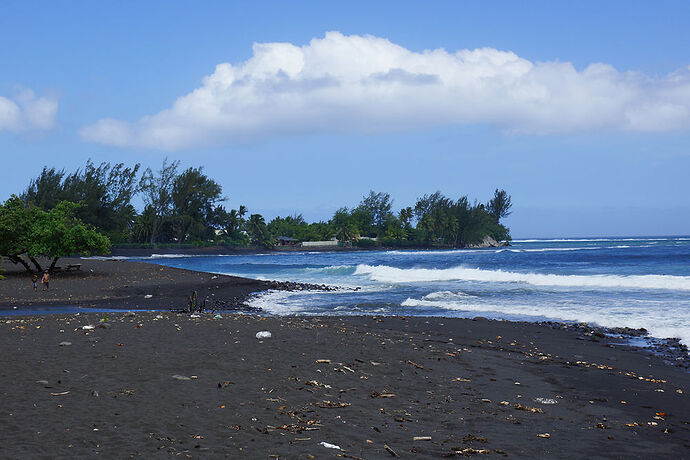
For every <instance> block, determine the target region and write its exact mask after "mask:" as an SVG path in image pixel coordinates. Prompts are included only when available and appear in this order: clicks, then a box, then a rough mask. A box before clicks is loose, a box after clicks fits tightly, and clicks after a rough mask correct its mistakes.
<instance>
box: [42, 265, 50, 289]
mask: <svg viewBox="0 0 690 460" xmlns="http://www.w3.org/2000/svg"><path fill="white" fill-rule="evenodd" d="M41 283H43V290H44V291H47V290H48V289H49V288H50V286H49V284H50V273H48V270H46V271H45V273H44V274H43V278H41Z"/></svg>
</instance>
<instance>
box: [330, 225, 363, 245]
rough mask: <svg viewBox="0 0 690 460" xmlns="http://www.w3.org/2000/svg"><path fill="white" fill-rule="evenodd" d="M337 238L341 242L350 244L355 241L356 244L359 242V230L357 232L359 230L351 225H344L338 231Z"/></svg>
mask: <svg viewBox="0 0 690 460" xmlns="http://www.w3.org/2000/svg"><path fill="white" fill-rule="evenodd" d="M335 237H336V238H337V239H338V240H339V241H343V242H345V243H350V242H353V241H354V242H356V241H358V240H359V230H357V228H356V227H355V226H354V225H352V224H350V223H344V224H343V225H342V226H340V228H339V229H338V230H337V231H336V233H335Z"/></svg>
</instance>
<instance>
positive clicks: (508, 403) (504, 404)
mask: <svg viewBox="0 0 690 460" xmlns="http://www.w3.org/2000/svg"><path fill="white" fill-rule="evenodd" d="M499 404H500V405H501V406H510V402H508V401H501V402H500V403H499Z"/></svg>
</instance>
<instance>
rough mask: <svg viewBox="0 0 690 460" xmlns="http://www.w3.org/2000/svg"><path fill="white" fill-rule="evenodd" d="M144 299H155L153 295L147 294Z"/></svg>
mask: <svg viewBox="0 0 690 460" xmlns="http://www.w3.org/2000/svg"><path fill="white" fill-rule="evenodd" d="M144 298H145V299H152V298H153V295H151V294H146V295H145V296H144Z"/></svg>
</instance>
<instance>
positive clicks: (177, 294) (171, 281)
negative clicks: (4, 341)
mask: <svg viewBox="0 0 690 460" xmlns="http://www.w3.org/2000/svg"><path fill="white" fill-rule="evenodd" d="M61 261H62V262H61V263H62V264H63V265H66V264H69V263H81V264H82V269H81V270H80V271H73V272H62V273H58V274H57V275H56V278H55V282H54V283H53V288H52V289H51V290H50V291H41V287H40V285H39V292H37V293H33V292H31V286H30V280H29V278H28V277H27V275H26V274H25V273H24V272H23V271H22V270H19V269H18V268H17V267H14V268H13V266H12V265H11V264H10V263H9V262H8V261H4V262H3V263H2V265H0V268H2V269H4V270H5V275H6V279H5V280H4V281H1V282H0V283H2V284H0V287H2V288H3V289H2V290H0V310H2V311H3V312H5V313H6V314H5V315H1V316H0V317H3V316H6V317H17V316H22V311H21V309H22V307H25V308H27V309H31V308H47V309H49V308H51V307H64V308H67V309H70V308H74V309H84V310H83V311H81V313H82V314H89V313H94V312H93V311H89V309H94V310H102V311H104V312H118V311H129V310H132V311H133V310H137V311H141V312H146V311H148V312H153V311H156V312H182V311H184V310H187V309H188V307H189V296H191V295H192V293H194V292H196V293H197V299H198V300H197V303H196V308H195V311H197V310H201V309H202V308H203V307H204V305H205V310H206V311H207V312H208V311H212V312H213V313H215V312H218V313H232V312H236V313H252V314H259V315H262V316H268V317H271V316H272V315H270V314H267V313H264V312H263V311H262V310H257V309H255V308H253V307H250V306H249V305H248V304H247V301H248V299H250V298H251V297H252V296H256V295H262V294H263V293H266V292H268V291H271V290H286V291H298V290H325V291H328V290H334V289H337V288H336V287H332V286H326V285H315V284H307V283H296V282H278V281H265V280H256V279H251V278H242V277H237V276H230V275H219V274H213V273H209V272H198V271H194V270H188V269H180V268H175V267H169V266H164V265H158V264H153V263H149V262H137V261H131V260H118V259H105V260H100V259H81V258H79V259H77V258H65V259H61ZM10 292H14V295H11V294H10ZM149 296H151V297H149ZM204 300H205V301H206V302H205V303H204ZM10 309H12V310H10ZM14 310H17V312H16V313H15V311H14ZM42 314H48V315H52V314H62V312H59V311H57V312H55V313H49V312H41V313H39V314H38V315H42ZM25 315H26V316H33V315H36V314H34V313H26V314H25ZM288 317H292V316H288ZM316 317H320V318H329V317H336V318H337V317H347V315H342V316H341V315H328V316H325V315H324V316H316ZM386 317H395V316H393V315H391V316H386ZM416 317H418V318H439V317H427V316H416ZM474 318H480V319H483V318H482V317H481V316H476V317H468V318H456V319H467V320H472V319H474ZM500 321H509V322H512V323H515V324H525V325H540V326H544V327H547V328H550V329H562V330H575V331H580V332H581V337H580V340H585V339H592V340H608V339H611V338H617V339H618V340H623V341H628V342H632V341H634V340H636V339H641V340H643V341H644V345H633V344H629V345H627V346H630V347H632V348H636V349H640V350H642V351H645V352H649V353H651V354H654V355H656V356H659V357H661V358H662V359H663V360H664V361H665V362H666V364H668V365H670V366H673V367H677V368H681V369H684V370H685V371H687V372H690V351H689V350H688V347H687V346H686V345H684V344H682V343H680V341H679V339H677V338H668V337H666V338H664V337H655V336H651V335H649V334H648V331H647V330H646V329H632V328H628V327H604V326H598V325H593V324H589V323H579V322H575V321H510V320H500Z"/></svg>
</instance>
